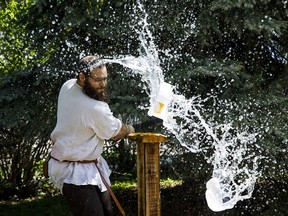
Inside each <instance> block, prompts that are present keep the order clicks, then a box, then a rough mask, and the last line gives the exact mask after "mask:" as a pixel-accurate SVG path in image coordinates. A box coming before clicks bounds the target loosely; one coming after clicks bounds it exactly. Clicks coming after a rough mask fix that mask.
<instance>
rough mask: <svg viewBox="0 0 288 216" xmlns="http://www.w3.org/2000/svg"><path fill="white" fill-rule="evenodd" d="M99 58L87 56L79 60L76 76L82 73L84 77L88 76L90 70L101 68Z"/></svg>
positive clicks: (101, 64)
mask: <svg viewBox="0 0 288 216" xmlns="http://www.w3.org/2000/svg"><path fill="white" fill-rule="evenodd" d="M103 66H104V64H103V63H102V62H101V58H100V56H96V55H88V56H85V57H83V58H82V59H80V61H79V65H78V70H77V72H78V74H79V73H84V74H85V76H89V75H90V72H91V69H92V68H98V67H103Z"/></svg>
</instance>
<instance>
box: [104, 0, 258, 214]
mask: <svg viewBox="0 0 288 216" xmlns="http://www.w3.org/2000/svg"><path fill="white" fill-rule="evenodd" d="M138 9H140V11H142V13H143V14H144V15H145V16H144V18H143V19H142V20H141V23H139V24H140V26H142V29H141V30H140V31H138V34H139V40H140V42H141V48H140V49H139V54H140V55H139V57H134V56H122V57H118V58H114V59H104V60H103V61H104V62H105V63H118V64H121V65H123V66H124V67H127V68H130V69H131V70H132V71H133V72H134V73H136V74H139V75H141V79H142V81H143V82H145V83H146V84H147V88H148V89H147V91H146V92H147V93H148V95H149V99H150V100H149V102H150V109H149V111H148V114H149V115H152V116H156V117H158V118H161V119H163V125H164V126H165V127H166V128H167V129H168V130H169V131H170V132H171V133H173V134H174V135H175V137H176V138H177V139H178V140H179V142H180V144H181V145H183V146H185V147H186V148H187V149H189V150H190V151H191V152H193V153H203V155H204V156H205V152H207V149H212V150H213V152H214V153H213V154H212V156H211V155H210V156H205V157H206V159H207V161H208V162H209V163H211V164H212V166H213V174H212V178H211V179H210V180H209V181H208V182H207V183H206V187H207V190H206V194H205V195H206V200H207V204H208V206H209V207H210V209H212V210H213V211H222V210H225V209H230V208H233V207H234V206H235V204H236V203H237V202H238V201H240V200H244V199H248V198H250V197H251V195H252V192H253V189H254V185H255V182H256V180H257V178H258V177H259V175H260V173H259V172H258V171H257V168H258V167H257V160H258V158H257V156H255V155H254V154H253V153H250V152H249V151H248V150H249V148H250V146H252V145H254V144H255V142H256V137H257V133H251V132H248V131H247V130H246V131H245V130H243V131H238V130H237V129H236V128H233V126H232V122H224V123H222V124H218V123H216V122H213V119H209V120H207V119H205V118H204V115H203V114H202V113H204V112H205V108H204V105H203V103H204V102H205V100H214V103H221V101H216V100H215V98H214V97H210V98H207V99H205V100H202V99H201V98H200V97H192V98H188V99H187V98H185V97H184V96H183V95H181V94H180V93H178V92H177V89H176V88H175V87H174V86H172V85H170V84H168V83H166V82H165V81H164V75H163V71H162V69H161V67H160V60H159V56H158V52H157V47H156V46H155V44H154V42H153V35H152V34H151V32H150V31H149V24H148V22H147V13H146V12H145V10H144V8H143V6H142V5H141V4H140V3H138ZM225 103H226V104H227V103H229V102H227V101H225ZM231 106H234V105H231ZM226 107H229V105H228V106H227V105H226Z"/></svg>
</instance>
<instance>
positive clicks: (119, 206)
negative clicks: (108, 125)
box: [48, 154, 126, 216]
mask: <svg viewBox="0 0 288 216" xmlns="http://www.w3.org/2000/svg"><path fill="white" fill-rule="evenodd" d="M50 158H53V159H54V160H56V161H59V160H58V159H57V158H54V157H52V156H51V154H50ZM48 160H49V159H48ZM59 162H78V163H83V164H86V163H94V164H95V166H96V168H97V170H98V172H99V174H100V177H101V180H102V182H103V183H104V185H105V186H106V188H107V190H108V191H109V194H110V196H111V197H112V199H113V200H114V202H115V204H116V206H117V207H118V209H119V211H120V213H121V214H122V215H123V216H125V215H126V214H125V211H124V209H123V208H122V206H121V204H120V202H119V201H118V199H117V197H116V196H115V194H114V192H113V191H112V189H111V188H110V186H109V184H108V183H107V181H106V180H105V178H104V176H103V175H102V173H101V172H100V169H99V167H98V165H97V164H98V160H97V159H95V160H80V161H67V160H64V161H59Z"/></svg>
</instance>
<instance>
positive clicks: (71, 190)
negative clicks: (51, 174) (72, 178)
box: [62, 183, 113, 216]
mask: <svg viewBox="0 0 288 216" xmlns="http://www.w3.org/2000/svg"><path fill="white" fill-rule="evenodd" d="M62 192H63V195H64V197H65V198H66V200H67V202H68V205H69V207H70V209H71V212H72V214H73V215H74V216H111V215H113V211H112V203H111V197H110V194H109V192H108V191H105V192H101V191H100V190H99V188H98V186H95V185H81V186H77V185H72V184H66V183H64V185H63V190H62Z"/></svg>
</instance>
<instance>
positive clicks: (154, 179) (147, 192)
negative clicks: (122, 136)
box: [128, 133, 167, 216]
mask: <svg viewBox="0 0 288 216" xmlns="http://www.w3.org/2000/svg"><path fill="white" fill-rule="evenodd" d="M128 138H129V139H130V140H134V141H136V142H137V182H138V216H160V215H161V210H160V162H159V157H160V156H159V144H160V143H161V142H166V141H167V137H166V136H164V135H162V134H156V133H133V134H130V135H129V137H128Z"/></svg>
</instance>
